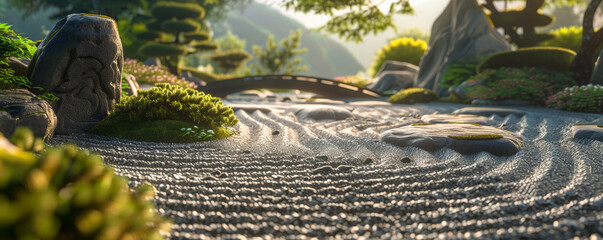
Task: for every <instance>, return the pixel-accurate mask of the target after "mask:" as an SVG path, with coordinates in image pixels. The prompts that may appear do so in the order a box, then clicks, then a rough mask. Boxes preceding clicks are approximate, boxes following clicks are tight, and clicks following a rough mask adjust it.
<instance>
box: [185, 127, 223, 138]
mask: <svg viewBox="0 0 603 240" xmlns="http://www.w3.org/2000/svg"><path fill="white" fill-rule="evenodd" d="M180 131H182V132H184V133H183V134H182V136H183V137H184V136H190V137H192V138H194V139H196V140H198V141H209V140H214V139H216V134H215V133H214V131H213V130H207V131H205V129H199V127H198V126H196V125H195V126H193V127H192V128H181V129H180Z"/></svg>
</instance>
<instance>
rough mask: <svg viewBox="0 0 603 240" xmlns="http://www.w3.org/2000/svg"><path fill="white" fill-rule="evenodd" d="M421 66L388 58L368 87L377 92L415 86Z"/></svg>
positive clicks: (395, 90)
mask: <svg viewBox="0 0 603 240" xmlns="http://www.w3.org/2000/svg"><path fill="white" fill-rule="evenodd" d="M417 72H419V67H418V66H416V65H414V64H411V63H406V62H398V61H392V60H387V61H385V62H384V63H383V64H382V65H381V68H380V69H379V72H377V74H375V78H374V79H373V80H372V81H371V82H370V83H369V84H367V85H366V88H368V89H371V90H373V91H376V92H381V93H383V92H387V91H393V92H397V91H400V90H402V89H406V88H411V87H413V83H414V79H415V78H416V75H417Z"/></svg>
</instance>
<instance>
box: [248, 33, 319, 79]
mask: <svg viewBox="0 0 603 240" xmlns="http://www.w3.org/2000/svg"><path fill="white" fill-rule="evenodd" d="M300 43H301V30H299V29H298V30H297V32H295V33H294V32H293V31H291V32H290V34H289V37H288V38H285V39H283V40H281V41H280V42H279V44H278V45H277V44H276V42H275V41H274V35H270V36H268V40H267V41H266V49H265V50H263V49H262V47H260V46H257V45H255V46H253V54H254V55H255V59H256V61H257V62H256V63H255V64H253V65H252V67H253V68H254V70H255V71H256V74H258V75H263V74H293V73H296V72H303V71H307V69H308V66H306V65H301V58H299V57H296V56H297V55H299V54H302V53H305V52H307V51H308V49H306V48H299V46H300Z"/></svg>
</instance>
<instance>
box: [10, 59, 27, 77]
mask: <svg viewBox="0 0 603 240" xmlns="http://www.w3.org/2000/svg"><path fill="white" fill-rule="evenodd" d="M28 64H29V60H28V59H17V58H14V57H9V58H8V66H9V67H10V68H12V69H13V71H15V72H14V73H13V75H15V76H25V75H27V65H28Z"/></svg>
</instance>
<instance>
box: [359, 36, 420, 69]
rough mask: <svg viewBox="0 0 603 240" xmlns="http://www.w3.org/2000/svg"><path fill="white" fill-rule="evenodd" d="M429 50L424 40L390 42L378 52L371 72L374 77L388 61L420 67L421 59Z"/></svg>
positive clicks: (400, 39) (409, 39) (404, 39)
mask: <svg viewBox="0 0 603 240" xmlns="http://www.w3.org/2000/svg"><path fill="white" fill-rule="evenodd" d="M426 50H427V43H426V42H425V41H423V40H415V39H412V38H399V39H396V40H393V41H391V42H389V44H387V45H385V46H383V48H381V49H380V50H379V51H377V56H376V57H375V58H374V59H373V60H374V62H373V64H372V65H371V68H370V70H369V72H370V74H371V76H372V77H375V74H377V72H379V69H380V68H381V65H382V64H383V62H385V61H386V60H394V61H400V62H407V63H412V64H414V65H419V63H420V61H421V57H423V54H424V53H425V51H426Z"/></svg>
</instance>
